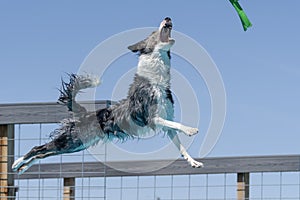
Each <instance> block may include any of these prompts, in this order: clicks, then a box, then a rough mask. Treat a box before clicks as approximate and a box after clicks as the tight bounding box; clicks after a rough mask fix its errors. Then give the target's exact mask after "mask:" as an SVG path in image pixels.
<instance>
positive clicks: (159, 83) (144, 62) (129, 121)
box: [12, 17, 203, 174]
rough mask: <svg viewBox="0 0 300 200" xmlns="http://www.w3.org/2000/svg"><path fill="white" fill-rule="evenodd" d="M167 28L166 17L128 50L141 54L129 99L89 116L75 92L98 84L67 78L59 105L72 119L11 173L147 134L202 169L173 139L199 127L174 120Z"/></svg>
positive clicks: (19, 161) (89, 78) (84, 78)
mask: <svg viewBox="0 0 300 200" xmlns="http://www.w3.org/2000/svg"><path fill="white" fill-rule="evenodd" d="M171 30H172V21H171V19H170V18H169V17H167V18H165V19H164V20H163V21H162V22H161V24H160V27H159V28H158V30H157V31H155V32H153V33H152V34H151V35H150V36H149V37H148V38H146V39H145V40H143V41H140V42H138V43H136V44H134V45H131V46H129V47H128V48H129V49H130V50H131V51H132V52H136V53H138V54H139V62H138V66H137V71H136V74H135V76H134V81H133V83H132V84H131V86H130V88H129V91H128V96H127V98H126V99H123V100H121V101H119V102H118V103H116V104H114V105H111V106H109V107H107V108H103V109H99V110H97V111H96V112H88V111H87V110H86V109H85V108H84V107H83V106H81V105H80V104H79V103H78V102H76V100H75V97H76V94H77V93H78V92H79V91H80V90H83V89H85V88H89V87H96V86H97V85H98V84H99V80H98V79H97V78H93V77H92V76H82V75H75V74H72V75H70V81H69V82H68V83H66V82H63V86H62V89H61V95H60V97H59V99H58V102H59V103H62V104H64V105H66V106H67V107H68V110H69V111H70V112H71V113H72V117H70V118H68V119H64V120H63V121H62V122H61V126H60V127H59V128H58V129H56V130H55V131H54V132H53V134H52V135H53V139H52V141H50V142H49V143H46V144H44V145H41V146H36V147H34V148H32V149H31V150H30V151H29V152H28V153H27V154H26V155H24V156H23V157H21V158H19V159H17V160H16V161H15V162H14V164H13V166H12V168H13V170H14V171H17V172H18V173H19V174H22V173H23V172H25V171H26V170H27V169H28V168H29V167H30V166H31V165H32V164H33V163H34V162H35V161H37V160H38V159H43V158H46V157H49V156H54V155H59V154H64V153H73V152H78V151H82V150H84V149H87V148H89V147H90V146H92V145H95V144H97V143H98V142H99V141H103V142H107V141H111V140H114V139H119V140H122V141H124V140H126V139H130V138H138V137H141V136H143V135H145V134H147V133H148V132H150V131H155V132H157V133H158V132H161V131H163V132H166V133H167V135H168V136H169V138H170V139H171V140H172V141H173V142H174V144H175V145H176V146H177V148H178V149H179V151H180V153H181V155H182V156H183V157H184V158H185V159H186V160H187V162H188V163H189V164H190V165H191V166H192V167H202V166H203V164H202V163H201V162H198V161H196V160H194V159H193V158H192V157H191V156H190V155H189V154H188V153H187V151H186V149H185V148H184V147H183V145H182V144H181V143H180V140H179V138H178V136H177V132H178V131H180V132H183V133H185V134H186V135H188V136H192V135H194V134H196V133H198V129H197V128H192V127H188V126H185V125H182V124H180V123H177V122H174V121H173V119H174V107H173V104H174V101H173V97H172V92H171V90H170V80H171V77H170V66H171V65H170V58H171V56H170V48H171V47H172V45H173V44H174V42H175V40H174V39H172V38H171Z"/></svg>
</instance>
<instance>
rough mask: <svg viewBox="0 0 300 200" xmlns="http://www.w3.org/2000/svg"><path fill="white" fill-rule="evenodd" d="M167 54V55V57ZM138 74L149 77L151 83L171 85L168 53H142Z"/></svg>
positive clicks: (163, 85) (164, 85)
mask: <svg viewBox="0 0 300 200" xmlns="http://www.w3.org/2000/svg"><path fill="white" fill-rule="evenodd" d="M165 56H166V57H165ZM137 74H138V75H139V76H142V77H145V78H147V79H148V80H149V81H150V83H151V84H154V85H161V86H162V87H165V88H168V87H169V86H170V59H169V58H167V55H161V54H160V55H156V54H155V53H153V54H152V55H141V56H140V60H139V64H138V68H137Z"/></svg>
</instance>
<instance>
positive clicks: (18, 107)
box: [0, 100, 113, 124]
mask: <svg viewBox="0 0 300 200" xmlns="http://www.w3.org/2000/svg"><path fill="white" fill-rule="evenodd" d="M79 103H80V104H81V105H83V106H85V107H87V108H88V109H89V110H93V109H99V108H104V107H106V106H107V105H109V104H111V103H113V102H111V101H106V100H102V101H95V102H79ZM68 115H69V113H68V110H67V107H66V106H63V105H60V104H58V103H55V102H49V103H22V104H0V124H39V123H58V122H60V121H61V120H62V119H64V118H66V117H68Z"/></svg>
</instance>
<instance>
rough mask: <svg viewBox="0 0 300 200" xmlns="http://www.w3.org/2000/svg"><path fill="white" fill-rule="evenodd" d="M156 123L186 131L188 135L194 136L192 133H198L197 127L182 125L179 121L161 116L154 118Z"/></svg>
mask: <svg viewBox="0 0 300 200" xmlns="http://www.w3.org/2000/svg"><path fill="white" fill-rule="evenodd" d="M154 123H155V124H156V125H160V126H163V127H168V128H171V129H175V130H178V131H181V132H183V133H185V134H186V135H188V136H192V135H195V134H197V133H198V129H197V128H192V127H188V126H185V125H182V124H180V123H177V122H173V121H169V120H166V119H163V118H161V117H156V118H154Z"/></svg>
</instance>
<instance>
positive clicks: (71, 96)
mask: <svg viewBox="0 0 300 200" xmlns="http://www.w3.org/2000/svg"><path fill="white" fill-rule="evenodd" d="M69 77H70V81H69V82H68V83H67V82H65V81H63V80H62V88H61V89H60V97H59V98H58V103H60V104H63V105H66V106H67V107H68V110H69V111H71V112H79V113H81V112H86V109H85V108H84V107H82V106H80V105H79V104H78V103H77V102H76V101H75V97H76V95H77V94H78V93H79V92H80V90H83V89H86V88H92V87H96V86H98V85H99V84H100V80H99V79H98V78H96V77H93V76H91V75H76V74H70V75H69Z"/></svg>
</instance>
